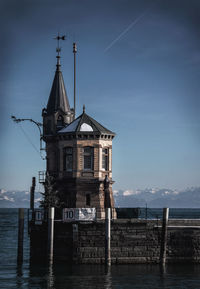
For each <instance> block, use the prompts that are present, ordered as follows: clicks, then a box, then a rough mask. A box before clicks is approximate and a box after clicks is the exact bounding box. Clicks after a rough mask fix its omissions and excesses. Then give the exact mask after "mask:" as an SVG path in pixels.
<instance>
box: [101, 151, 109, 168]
mask: <svg viewBox="0 0 200 289" xmlns="http://www.w3.org/2000/svg"><path fill="white" fill-rule="evenodd" d="M108 160H109V149H108V148H102V169H103V170H105V171H108Z"/></svg>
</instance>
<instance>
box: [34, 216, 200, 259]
mask: <svg viewBox="0 0 200 289" xmlns="http://www.w3.org/2000/svg"><path fill="white" fill-rule="evenodd" d="M161 229H162V223H161V221H160V220H158V221H157V220H147V221H146V220H138V219H130V220H125V219H121V220H119V219H118V220H112V223H111V258H112V263H113V264H123V263H124V264H129V263H158V262H159V257H160V243H161ZM35 230H36V226H34V227H33V229H32V233H31V234H32V239H33V236H34V238H36V236H37V234H38V237H37V238H36V239H37V246H38V238H40V236H41V235H40V234H39V231H40V230H39V231H37V232H36V231H35ZM104 240H105V223H104V221H103V220H99V221H97V222H93V223H89V222H82V223H74V224H72V223H62V222H55V244H54V245H55V246H54V253H55V259H56V260H68V261H69V260H71V261H73V262H74V263H94V264H95V263H96V264H101V263H104V254H105V250H104ZM31 243H32V247H34V246H33V243H34V240H32V242H31ZM167 262H200V220H170V221H169V224H168V234H167Z"/></svg>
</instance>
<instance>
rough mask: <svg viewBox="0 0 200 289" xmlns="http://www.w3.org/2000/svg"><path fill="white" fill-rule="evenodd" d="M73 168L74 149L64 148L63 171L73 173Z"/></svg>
mask: <svg viewBox="0 0 200 289" xmlns="http://www.w3.org/2000/svg"><path fill="white" fill-rule="evenodd" d="M72 168H73V148H72V147H66V148H64V164H63V170H64V171H67V172H71V171H72Z"/></svg>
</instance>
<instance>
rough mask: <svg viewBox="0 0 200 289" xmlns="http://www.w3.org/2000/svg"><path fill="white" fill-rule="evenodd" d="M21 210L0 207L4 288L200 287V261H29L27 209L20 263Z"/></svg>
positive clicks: (0, 288) (1, 281)
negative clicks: (107, 266)
mask: <svg viewBox="0 0 200 289" xmlns="http://www.w3.org/2000/svg"><path fill="white" fill-rule="evenodd" d="M17 226H18V210H17V209H0V289H10V288H20V289H25V288H27V289H28V288H30V289H40V288H41V289H46V288H49V289H61V288H62V289H65V288H66V289H90V288H97V289H104V288H107V289H108V288H109V289H110V288H115V289H132V288H138V289H139V288H148V289H157V288H165V289H171V288H177V289H185V288H192V289H199V288H200V265H191V264H188V265H183V264H182V265H180V264H176V265H166V267H165V268H160V266H159V265H113V266H111V268H110V269H109V270H107V269H105V268H104V266H103V265H73V266H70V265H69V264H66V263H63V264H61V263H60V264H54V265H51V266H47V265H44V264H37V265H32V264H30V262H29V237H28V232H27V212H25V234H24V262H23V264H22V265H21V266H17V262H16V259H17V233H18V228H17Z"/></svg>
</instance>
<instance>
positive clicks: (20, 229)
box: [17, 209, 24, 264]
mask: <svg viewBox="0 0 200 289" xmlns="http://www.w3.org/2000/svg"><path fill="white" fill-rule="evenodd" d="M23 243H24V209H19V211H18V251H17V263H18V264H22V263H23Z"/></svg>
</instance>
